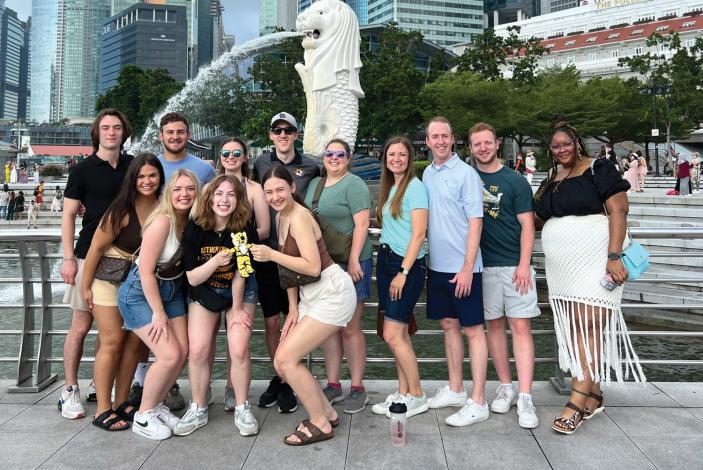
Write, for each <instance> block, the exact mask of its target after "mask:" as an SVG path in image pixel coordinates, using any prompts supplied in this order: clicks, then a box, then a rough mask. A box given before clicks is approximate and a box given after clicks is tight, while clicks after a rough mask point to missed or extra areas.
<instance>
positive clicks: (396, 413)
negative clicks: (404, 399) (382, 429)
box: [389, 403, 408, 447]
mask: <svg viewBox="0 0 703 470" xmlns="http://www.w3.org/2000/svg"><path fill="white" fill-rule="evenodd" d="M389 411H390V413H391V444H393V445H394V446H396V447H403V446H404V445H405V435H406V434H407V428H406V425H407V422H408V418H407V416H406V415H405V414H406V412H407V411H408V407H407V406H405V403H393V404H391V407H390V409H389Z"/></svg>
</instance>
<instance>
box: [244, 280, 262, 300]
mask: <svg viewBox="0 0 703 470" xmlns="http://www.w3.org/2000/svg"><path fill="white" fill-rule="evenodd" d="M258 300H259V286H258V285H257V284H256V277H254V276H253V275H251V274H250V275H249V277H248V278H246V280H245V281H244V300H242V303H245V304H253V305H256V302H258Z"/></svg>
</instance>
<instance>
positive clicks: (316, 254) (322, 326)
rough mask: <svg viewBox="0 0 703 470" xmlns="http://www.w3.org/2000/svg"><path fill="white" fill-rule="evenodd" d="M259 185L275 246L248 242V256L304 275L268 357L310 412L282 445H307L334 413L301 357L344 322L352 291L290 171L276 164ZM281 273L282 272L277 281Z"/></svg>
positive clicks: (331, 423)
mask: <svg viewBox="0 0 703 470" xmlns="http://www.w3.org/2000/svg"><path fill="white" fill-rule="evenodd" d="M262 183H263V186H264V194H265V195H266V201H267V202H268V204H269V205H270V206H271V208H272V209H274V210H275V211H277V212H278V215H277V216H276V227H277V229H278V230H277V232H278V248H279V249H278V251H277V250H274V249H272V248H270V247H268V246H266V245H254V246H253V247H252V248H251V252H252V254H253V255H254V259H255V260H257V261H261V262H267V261H271V262H274V263H277V264H278V265H279V272H281V268H286V269H287V270H288V271H287V272H289V273H290V272H292V273H291V274H292V275H294V276H295V277H299V275H302V276H305V278H306V279H305V282H307V284H303V283H302V282H296V283H295V284H296V285H300V287H290V288H288V289H287V291H286V293H287V295H288V302H289V310H288V315H287V317H286V322H285V324H284V325H283V330H282V331H281V343H280V344H279V346H278V349H277V350H276V356H275V358H274V361H273V365H274V367H275V369H276V372H277V374H278V376H279V377H281V378H282V379H283V380H285V381H286V382H287V383H288V384H289V385H290V386H291V387H292V388H293V390H294V391H295V393H296V395H297V396H298V398H299V399H300V400H302V402H303V405H304V406H305V409H306V410H307V412H308V413H309V415H310V418H309V419H306V420H304V421H303V422H302V423H301V424H300V425H299V426H298V428H297V429H296V431H295V432H294V433H293V434H291V435H288V436H286V437H285V438H284V443H286V444H288V445H294V446H299V445H307V444H312V443H314V442H318V441H323V440H327V439H331V438H332V437H334V431H333V430H332V428H333V427H336V426H337V425H338V424H339V417H338V415H337V412H336V411H335V409H334V408H332V406H331V405H330V403H329V401H328V400H327V398H326V397H325V394H324V393H323V392H322V389H321V388H320V385H319V384H318V383H317V381H316V380H315V378H314V377H313V376H312V374H311V373H310V370H309V369H308V368H307V367H305V365H303V364H302V363H301V359H302V358H303V357H305V356H306V355H307V354H308V353H310V352H311V351H312V350H313V349H315V348H317V347H318V346H320V345H321V344H322V343H323V342H325V340H327V339H328V338H330V337H331V336H333V335H336V334H338V333H339V330H340V328H343V327H344V326H346V325H347V323H349V321H350V320H351V319H352V316H353V315H354V309H355V306H356V295H355V294H354V287H353V283H352V280H351V278H350V277H349V275H348V274H346V273H345V272H344V271H343V270H342V269H341V268H340V267H339V266H337V265H336V264H335V263H334V261H332V258H330V256H329V254H328V253H327V248H326V246H325V241H324V239H323V238H322V231H321V230H320V227H319V225H318V224H317V221H316V220H315V217H314V216H313V214H312V213H311V212H310V210H309V209H308V208H307V207H306V206H305V203H304V202H303V201H302V200H301V199H300V198H299V197H298V196H297V195H296V194H295V190H296V187H295V183H294V182H293V177H292V175H291V174H290V172H289V171H288V170H287V169H286V168H285V167H283V166H282V165H276V166H273V167H271V168H270V169H269V170H267V171H266V173H264V175H263V177H262ZM285 274H286V271H283V275H282V277H281V279H282V280H284V279H285V277H284V276H285ZM286 285H289V284H286ZM298 294H300V300H298Z"/></svg>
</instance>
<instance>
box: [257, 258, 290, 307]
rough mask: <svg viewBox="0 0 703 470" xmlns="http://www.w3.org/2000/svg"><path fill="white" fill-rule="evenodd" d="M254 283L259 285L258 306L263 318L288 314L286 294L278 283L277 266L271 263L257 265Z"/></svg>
mask: <svg viewBox="0 0 703 470" xmlns="http://www.w3.org/2000/svg"><path fill="white" fill-rule="evenodd" d="M256 282H257V284H258V285H259V304H260V305H261V310H262V311H263V312H264V317H265V318H268V317H273V316H274V315H278V314H279V313H282V314H284V315H287V314H288V294H287V293H286V291H285V290H283V289H281V285H280V283H279V281H278V265H277V264H276V263H274V262H272V261H269V262H266V263H257V267H256Z"/></svg>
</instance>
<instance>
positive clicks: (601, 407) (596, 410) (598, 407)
mask: <svg viewBox="0 0 703 470" xmlns="http://www.w3.org/2000/svg"><path fill="white" fill-rule="evenodd" d="M588 397H589V398H593V399H594V400H597V401H598V404H597V405H596V407H595V408H594V409H593V411H591V410H589V409H588V407H587V406H585V407H584V408H583V419H591V418H593V417H594V416H595V415H597V414H598V413H601V412H603V411H604V410H605V405H604V404H603V393H602V392H601V394H600V395H599V394H597V393H593V392H591V393H589V394H588Z"/></svg>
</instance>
